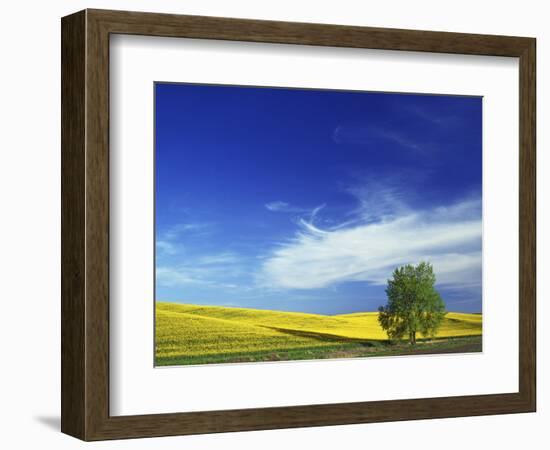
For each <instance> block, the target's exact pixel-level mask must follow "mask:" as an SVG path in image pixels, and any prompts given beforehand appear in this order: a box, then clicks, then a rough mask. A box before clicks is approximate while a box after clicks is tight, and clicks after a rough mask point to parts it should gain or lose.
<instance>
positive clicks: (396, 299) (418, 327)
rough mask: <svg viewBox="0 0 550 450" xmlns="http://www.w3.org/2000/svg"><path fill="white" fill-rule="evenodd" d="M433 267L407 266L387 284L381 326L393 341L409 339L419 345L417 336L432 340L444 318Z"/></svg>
mask: <svg viewBox="0 0 550 450" xmlns="http://www.w3.org/2000/svg"><path fill="white" fill-rule="evenodd" d="M434 284H435V274H434V272H433V268H432V265H431V264H430V263H427V262H421V263H420V264H418V265H417V266H413V265H410V264H407V265H406V266H402V267H399V268H397V269H395V270H394V271H393V277H392V279H391V280H388V286H387V288H386V295H387V296H388V303H387V305H386V306H380V308H378V311H379V315H378V322H379V323H380V326H381V327H382V328H383V329H384V330H385V331H386V333H387V334H388V337H389V339H390V340H393V339H402V338H403V337H404V336H408V338H409V342H410V343H411V344H416V334H417V333H420V334H422V335H423V336H425V337H426V336H428V337H433V336H435V334H436V333H437V330H438V329H439V327H440V326H441V323H442V322H443V318H444V317H445V314H446V311H445V303H444V302H443V300H442V299H441V297H440V295H439V293H438V292H437V291H436V290H435V288H434Z"/></svg>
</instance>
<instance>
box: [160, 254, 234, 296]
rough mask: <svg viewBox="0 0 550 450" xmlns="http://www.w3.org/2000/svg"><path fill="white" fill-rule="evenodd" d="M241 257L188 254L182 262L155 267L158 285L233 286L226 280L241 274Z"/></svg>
mask: <svg viewBox="0 0 550 450" xmlns="http://www.w3.org/2000/svg"><path fill="white" fill-rule="evenodd" d="M240 263H241V259H240V258H239V256H238V255H236V254H234V253H229V252H225V253H217V254H209V255H202V256H196V257H193V256H191V255H189V256H188V257H187V258H186V262H185V263H184V264H164V265H159V266H157V268H156V282H157V284H158V285H159V286H166V287H170V286H187V285H192V284H195V285H197V284H203V285H211V286H222V287H229V288H234V287H235V286H236V284H234V283H231V282H228V281H227V280H230V279H232V278H235V277H238V276H240V275H242V267H241V264H240Z"/></svg>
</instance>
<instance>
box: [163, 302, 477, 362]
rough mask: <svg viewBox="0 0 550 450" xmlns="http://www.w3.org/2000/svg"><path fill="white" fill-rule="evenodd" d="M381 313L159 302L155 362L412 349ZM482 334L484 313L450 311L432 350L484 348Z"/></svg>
mask: <svg viewBox="0 0 550 450" xmlns="http://www.w3.org/2000/svg"><path fill="white" fill-rule="evenodd" d="M377 318H378V313H377V312H366V313H353V314H342V315H335V316H325V315H320V314H306V313H294V312H282V311H268V310H258V309H248V308H230V307H222V306H200V305H189V304H179V303H167V302H157V303H156V328H155V338H156V357H155V361H156V364H157V365H183V364H204V363H213V362H240V361H270V360H285V359H316V358H327V357H329V358H330V357H349V356H374V355H375V354H376V355H378V354H388V352H389V354H392V352H393V351H396V350H399V351H400V352H401V353H403V352H405V353H410V350H409V349H406V348H401V347H399V346H397V347H394V348H390V347H389V346H388V344H387V335H386V333H385V332H384V331H383V330H382V328H381V327H380V325H379V324H378V320H377ZM481 333H482V316H481V314H464V313H448V314H447V315H446V317H445V319H444V323H443V325H442V326H441V329H440V331H439V333H438V335H437V336H436V338H438V339H439V340H440V342H439V343H437V342H436V343H434V341H430V345H431V350H433V351H432V353H437V352H438V351H437V350H438V349H441V347H442V345H443V344H442V343H443V341H452V342H451V344H453V343H454V344H457V343H458V344H464V342H469V341H468V340H467V338H470V339H473V338H474V337H477V338H476V342H477V341H479V350H480V346H481V338H480V336H481ZM443 338H452V339H443ZM451 346H452V345H451ZM417 347H418V348H419V349H421V346H417ZM443 347H445V346H443ZM458 347H459V348H462V347H461V346H460V345H459V346H458ZM445 348H447V347H445ZM476 348H477V347H476ZM405 350H406V351H405ZM479 350H477V351H479ZM458 351H460V349H459V350H458ZM474 351H475V350H474ZM401 353H399V354H401Z"/></svg>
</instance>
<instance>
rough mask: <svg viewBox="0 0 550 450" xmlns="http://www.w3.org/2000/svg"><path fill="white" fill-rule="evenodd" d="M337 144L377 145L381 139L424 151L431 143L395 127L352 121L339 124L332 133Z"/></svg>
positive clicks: (417, 150)
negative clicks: (421, 140) (388, 127)
mask: <svg viewBox="0 0 550 450" xmlns="http://www.w3.org/2000/svg"><path fill="white" fill-rule="evenodd" d="M332 139H333V141H334V142H335V143H336V144H353V145H376V144H377V143H379V142H380V141H387V142H390V143H392V144H396V145H398V146H400V147H403V148H406V149H408V150H414V151H416V152H424V151H425V150H426V149H427V148H428V147H429V146H430V145H429V143H426V142H420V141H418V138H417V137H414V138H413V137H412V136H409V135H407V134H405V133H403V132H401V131H396V130H395V127H392V128H391V129H387V128H385V127H383V126H381V125H378V124H372V123H350V124H343V125H338V126H337V127H336V128H335V129H334V132H333V133H332Z"/></svg>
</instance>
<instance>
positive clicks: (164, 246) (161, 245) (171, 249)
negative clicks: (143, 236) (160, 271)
mask: <svg viewBox="0 0 550 450" xmlns="http://www.w3.org/2000/svg"><path fill="white" fill-rule="evenodd" d="M156 247H157V253H162V254H165V255H175V254H176V253H178V248H177V246H176V245H175V244H174V243H172V242H170V241H165V240H157V242H156Z"/></svg>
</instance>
